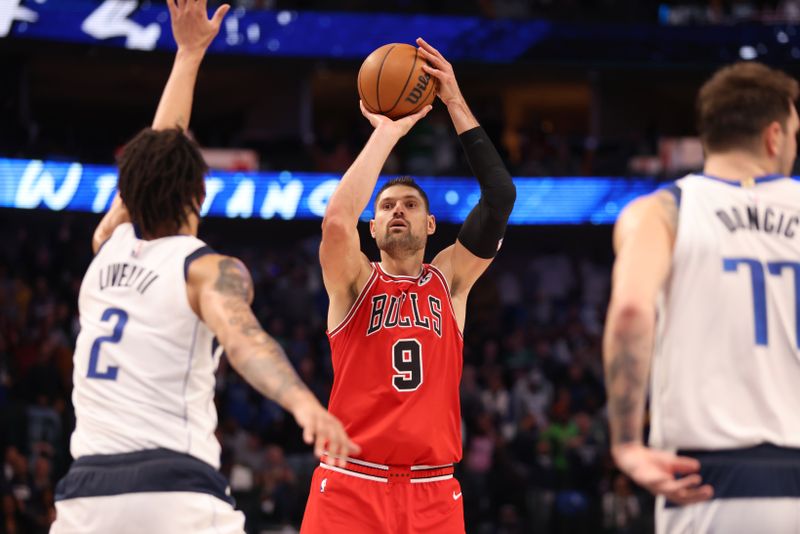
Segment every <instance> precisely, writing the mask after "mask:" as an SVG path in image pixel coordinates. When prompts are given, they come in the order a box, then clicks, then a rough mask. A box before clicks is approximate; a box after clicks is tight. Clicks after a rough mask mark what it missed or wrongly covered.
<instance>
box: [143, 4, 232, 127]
mask: <svg viewBox="0 0 800 534" xmlns="http://www.w3.org/2000/svg"><path fill="white" fill-rule="evenodd" d="M167 7H168V8H169V16H170V20H171V22H172V36H173V37H174V38H175V43H176V44H177V45H178V51H177V52H176V53H175V62H174V63H173V64H172V71H171V72H170V74H169V79H167V84H166V85H165V86H164V92H163V93H161V100H160V101H159V102H158V109H157V110H156V116H155V117H154V118H153V126H152V127H153V129H154V130H164V129H166V128H180V129H182V130H186V129H187V128H189V118H190V117H191V115H192V100H193V98H194V86H195V82H196V80H197V71H198V70H199V69H200V63H201V62H202V61H203V57H204V56H205V54H206V50H207V49H208V46H209V45H210V44H211V42H212V41H213V40H214V37H216V36H217V33H218V32H219V27H220V24H222V19H223V18H225V14H226V13H227V12H228V10H229V9H230V6H229V5H228V4H223V5H221V6H219V7H218V8H217V11H216V12H215V13H214V16H213V17H211V19H209V18H208V12H207V11H206V0H167Z"/></svg>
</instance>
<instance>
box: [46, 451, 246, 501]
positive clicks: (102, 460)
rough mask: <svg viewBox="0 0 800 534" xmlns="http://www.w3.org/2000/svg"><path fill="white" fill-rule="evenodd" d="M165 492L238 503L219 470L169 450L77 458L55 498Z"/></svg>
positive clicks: (57, 489) (62, 481)
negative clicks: (183, 492)
mask: <svg viewBox="0 0 800 534" xmlns="http://www.w3.org/2000/svg"><path fill="white" fill-rule="evenodd" d="M165 491H166V492H171V491H186V492H192V493H205V494H208V495H212V496H214V497H216V498H218V499H220V500H223V501H225V502H227V503H230V504H231V505H234V504H235V503H234V500H233V498H232V497H231V496H230V495H229V493H230V492H229V489H228V481H227V480H226V479H225V477H224V476H223V475H222V474H221V473H220V472H219V471H217V470H216V469H214V468H213V467H211V466H210V465H208V464H207V463H205V462H203V461H202V460H200V459H198V458H195V457H194V456H190V455H188V454H184V453H180V452H175V451H171V450H169V449H148V450H143V451H135V452H129V453H124V454H101V455H95V456H84V457H82V458H78V459H77V460H75V462H73V463H72V467H70V469H69V472H68V473H67V475H66V476H65V477H64V478H62V479H61V480H60V481H59V482H58V485H57V486H56V493H55V499H56V501H63V500H67V499H77V498H80V497H101V496H107V495H123V494H126V493H150V492H165Z"/></svg>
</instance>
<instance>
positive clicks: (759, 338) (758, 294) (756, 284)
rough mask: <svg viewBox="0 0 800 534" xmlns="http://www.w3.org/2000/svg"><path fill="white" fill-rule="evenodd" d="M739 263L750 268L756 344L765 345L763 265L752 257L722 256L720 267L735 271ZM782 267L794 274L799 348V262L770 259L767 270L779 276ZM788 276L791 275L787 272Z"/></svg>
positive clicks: (765, 297)
mask: <svg viewBox="0 0 800 534" xmlns="http://www.w3.org/2000/svg"><path fill="white" fill-rule="evenodd" d="M739 265H747V266H748V267H749V268H750V282H751V283H752V285H753V316H754V319H755V332H756V345H764V346H766V345H767V343H768V341H769V340H768V334H767V287H766V281H765V280H764V278H765V274H764V265H763V264H762V263H761V262H760V261H759V260H756V259H753V258H723V259H722V269H723V271H725V272H736V271H737V270H738V269H739ZM784 269H786V270H787V271H789V272H790V273H791V272H792V271H794V272H793V273H792V274H793V275H794V303H795V306H794V311H795V344H796V345H797V348H800V263H798V262H796V261H770V262H768V263H767V269H766V270H767V272H769V274H771V275H772V276H781V275H782V274H783V271H784ZM789 276H792V275H791V274H789Z"/></svg>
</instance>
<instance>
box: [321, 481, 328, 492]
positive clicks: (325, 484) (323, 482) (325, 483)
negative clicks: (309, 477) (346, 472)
mask: <svg viewBox="0 0 800 534" xmlns="http://www.w3.org/2000/svg"><path fill="white" fill-rule="evenodd" d="M327 485H328V479H327V478H323V479H322V483H321V484H320V485H319V492H320V493H325V486H327Z"/></svg>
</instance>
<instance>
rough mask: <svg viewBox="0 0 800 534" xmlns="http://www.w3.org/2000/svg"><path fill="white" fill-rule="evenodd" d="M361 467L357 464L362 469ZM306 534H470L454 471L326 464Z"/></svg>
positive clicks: (316, 481)
mask: <svg viewBox="0 0 800 534" xmlns="http://www.w3.org/2000/svg"><path fill="white" fill-rule="evenodd" d="M356 462H357V463H356ZM300 532H301V534H321V533H326V534H327V533H335V534H339V533H341V534H344V533H347V534H417V533H420V532H435V533H437V534H464V499H463V498H462V496H461V486H460V485H459V483H458V481H457V480H456V479H455V478H453V466H452V465H448V466H436V467H429V466H419V467H394V466H382V465H378V464H372V463H367V462H362V461H359V460H354V461H352V462H351V461H348V463H347V467H346V468H340V467H334V466H331V465H329V464H327V463H325V462H323V463H321V464H320V466H319V467H317V469H316V470H315V471H314V476H313V478H312V479H311V492H310V493H309V496H308V503H307V504H306V512H305V516H304V517H303V525H302V527H300Z"/></svg>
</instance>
